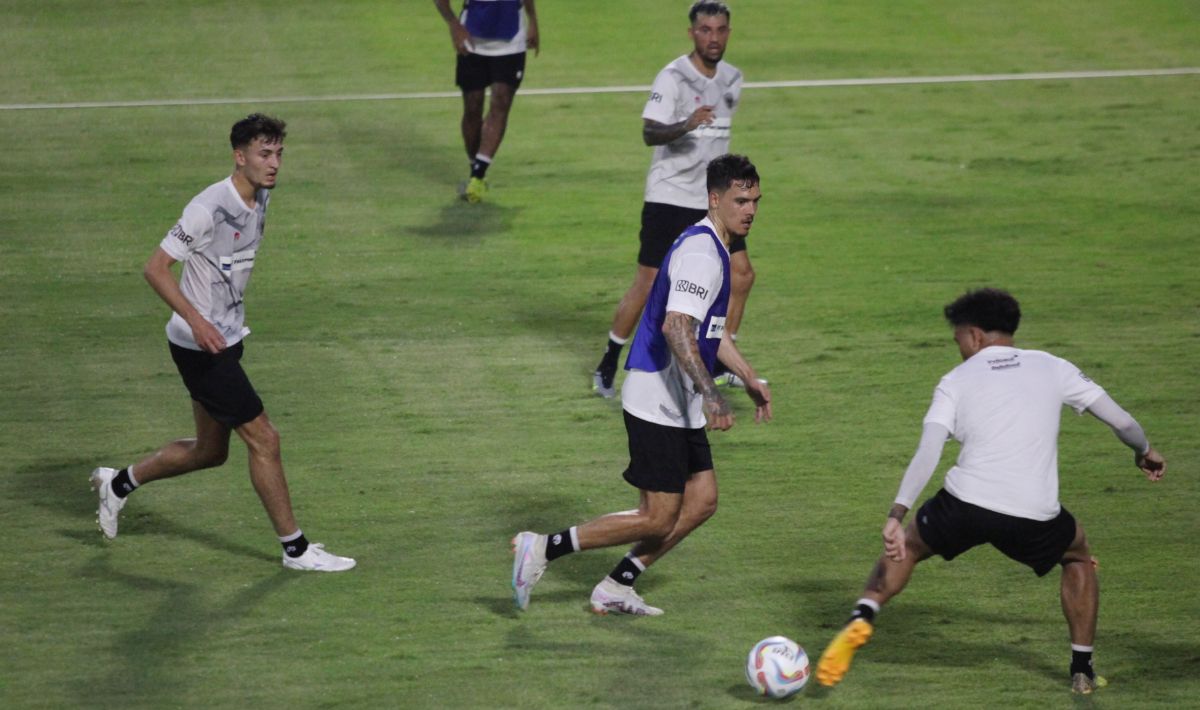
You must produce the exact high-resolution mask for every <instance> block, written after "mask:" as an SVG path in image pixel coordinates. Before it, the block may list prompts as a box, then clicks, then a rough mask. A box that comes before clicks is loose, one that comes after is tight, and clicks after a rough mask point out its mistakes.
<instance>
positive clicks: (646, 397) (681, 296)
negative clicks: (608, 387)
mask: <svg viewBox="0 0 1200 710" xmlns="http://www.w3.org/2000/svg"><path fill="white" fill-rule="evenodd" d="M696 226H698V227H705V228H707V229H708V230H710V231H712V232H714V233H715V231H716V230H715V228H714V226H713V223H712V222H711V221H710V220H709V219H708V218H707V217H706V218H704V219H703V220H701V221H700V222H698V223H697V225H696ZM685 234H687V232H685ZM728 263H729V251H728V250H727V249H726V247H725V245H724V244H722V243H721V241H720V240H719V239H717V238H715V237H714V236H713V235H711V234H709V233H708V232H699V233H695V234H692V235H690V236H681V237H680V239H679V240H678V241H676V243H675V245H674V246H672V247H671V251H669V252H668V253H667V257H666V259H664V261H663V267H662V269H660V270H659V274H658V276H657V277H656V278H655V287H654V288H652V289H651V298H650V299H649V300H648V301H647V303H646V308H645V310H644V311H643V314H642V320H641V322H640V323H639V325H638V330H637V334H636V335H635V336H634V342H633V345H631V346H630V350H629V358H628V360H627V361H626V366H625V367H626V369H627V370H629V374H628V375H626V376H625V383H624V384H623V385H622V386H621V405H622V407H623V408H624V409H625V411H627V412H629V413H630V414H632V415H633V416H635V417H637V418H639V419H644V420H645V421H648V422H654V423H657V424H663V425H665V426H672V427H679V428H682V429H699V428H701V427H703V426H704V400H703V398H702V397H701V396H700V394H699V393H697V392H696V387H695V385H694V384H693V382H692V378H691V377H689V376H688V375H687V373H685V372H684V371H683V369H682V368H681V367H679V363H678V362H677V361H676V359H675V356H674V354H673V353H671V354H670V358H669V361H666V362H664V360H665V358H663V360H660V363H662V366H661V367H660V368H659V369H654V368H655V367H656V366H655V365H652V364H650V361H651V360H652V359H655V358H654V357H653V356H651V355H650V352H651V351H655V350H657V351H658V352H660V353H661V352H662V351H663V350H664V349H665V350H666V352H667V353H670V350H669V348H668V347H667V346H666V343H665V336H664V335H663V334H662V323H663V320H664V319H665V317H666V313H668V312H671V311H674V312H676V313H684V314H686V315H689V316H691V317H693V318H695V319H696V320H697V321H698V324H697V332H696V333H695V335H696V338H697V342H700V341H701V339H702V338H703V339H706V340H715V341H717V344H719V341H720V338H721V334H722V331H723V329H724V324H725V307H726V305H727V304H728V297H729V273H728V267H727V264H728ZM660 281H661V285H660ZM655 291H658V292H659V293H657V294H656V293H655ZM664 292H665V293H664ZM706 325H707V327H705V326H706ZM700 330H704V332H703V333H701V332H700Z"/></svg>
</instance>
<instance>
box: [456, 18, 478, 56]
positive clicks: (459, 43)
mask: <svg viewBox="0 0 1200 710" xmlns="http://www.w3.org/2000/svg"><path fill="white" fill-rule="evenodd" d="M450 43H451V44H453V45H454V51H455V52H458V53H459V54H470V52H471V50H472V49H475V47H474V46H473V45H472V44H471V33H470V32H468V31H467V28H466V27H463V24H462V23H461V22H459V21H458V20H455V21H454V22H451V23H450Z"/></svg>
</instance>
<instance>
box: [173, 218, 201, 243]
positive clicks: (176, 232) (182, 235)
mask: <svg viewBox="0 0 1200 710" xmlns="http://www.w3.org/2000/svg"><path fill="white" fill-rule="evenodd" d="M167 234H168V236H172V237H175V238H176V239H178V240H179V241H181V242H183V245H184V246H188V245H189V244H191V243H192V242H194V241H195V239H193V238H192V237H189V236H188V233H187V232H185V231H183V225H181V224H179V223H178V222H176V223H175V226H174V227H171V231H170V232H168V233H167Z"/></svg>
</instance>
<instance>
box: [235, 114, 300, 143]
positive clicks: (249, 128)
mask: <svg viewBox="0 0 1200 710" xmlns="http://www.w3.org/2000/svg"><path fill="white" fill-rule="evenodd" d="M259 136H262V137H263V138H265V139H266V140H267V142H268V143H279V142H281V141H282V140H283V139H284V138H286V137H287V123H285V122H284V121H281V120H279V119H278V118H275V117H274V116H268V115H266V114H265V113H252V114H250V115H249V116H247V117H245V118H243V119H242V120H240V121H238V122H237V123H235V124H233V129H232V130H230V131H229V145H230V146H231V147H232V148H233V149H234V150H237V149H238V148H241V147H243V146H247V145H250V141H252V140H254V139H255V138H258V137H259Z"/></svg>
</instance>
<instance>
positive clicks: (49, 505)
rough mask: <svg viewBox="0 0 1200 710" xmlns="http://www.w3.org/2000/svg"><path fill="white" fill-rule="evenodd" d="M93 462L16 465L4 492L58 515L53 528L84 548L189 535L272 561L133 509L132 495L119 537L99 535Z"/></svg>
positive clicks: (225, 549) (220, 547)
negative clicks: (143, 537) (60, 522)
mask: <svg viewBox="0 0 1200 710" xmlns="http://www.w3.org/2000/svg"><path fill="white" fill-rule="evenodd" d="M94 464H95V459H91V460H84V459H64V460H61V461H47V462H45V463H41V464H38V465H35V466H28V467H26V468H23V469H20V470H18V471H17V472H16V475H15V476H13V477H12V478H11V479H10V480H11V482H12V483H11V485H10V488H9V491H10V496H11V497H12V498H13V499H19V500H22V501H24V502H25V503H27V504H29V505H31V506H34V507H36V508H38V509H40V510H43V511H46V512H49V513H51V514H53V515H55V516H56V517H58V518H61V519H62V520H63V521H64V522H65V523H67V524H69V527H60V528H59V529H58V533H59V534H60V535H62V536H63V537H64V538H67V539H70V540H74V541H75V542H77V543H79V544H81V545H85V546H87V547H95V548H100V549H104V548H106V546H108V545H115V544H120V540H121V538H127V537H133V536H138V535H166V536H173V537H178V538H183V539H186V540H191V541H192V542H197V543H200V544H202V545H204V546H206V547H210V548H212V549H214V550H220V551H222V552H226V553H228V554H231V555H238V556H241V557H248V558H250V559H254V560H263V561H267V562H275V561H276V557H275V556H274V555H271V554H268V553H267V552H265V551H264V550H262V549H261V548H258V547H251V546H249V545H243V544H240V543H237V542H233V541H231V540H228V539H226V538H224V537H222V536H221V535H218V534H216V533H213V532H210V531H208V530H201V529H197V528H193V527H190V526H187V525H184V524H182V523H180V522H178V520H176V519H175V518H169V517H165V516H162V515H159V514H158V513H155V512H153V511H147V510H144V509H142V510H139V509H138V505H137V503H138V501H137V500H136V499H131V500H130V503H129V504H128V505H127V506H126V507H125V509H124V510H123V511H122V513H121V526H120V535H119V537H118V538H117V539H116V540H107V539H105V537H104V536H103V535H102V534H101V533H100V531H99V530H97V529H96V522H95V520H96V494H95V493H93V492H92V489H91V485H90V484H89V482H88V474H89V473H90V472H91V470H92V468H93V467H94ZM160 485H164V484H163V483H162V482H159V483H156V484H155V488H158V487H159V486H160ZM166 486H170V483H166V484H165V485H164V487H166ZM180 515H181V516H182V515H184V513H183V512H181V513H180Z"/></svg>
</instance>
